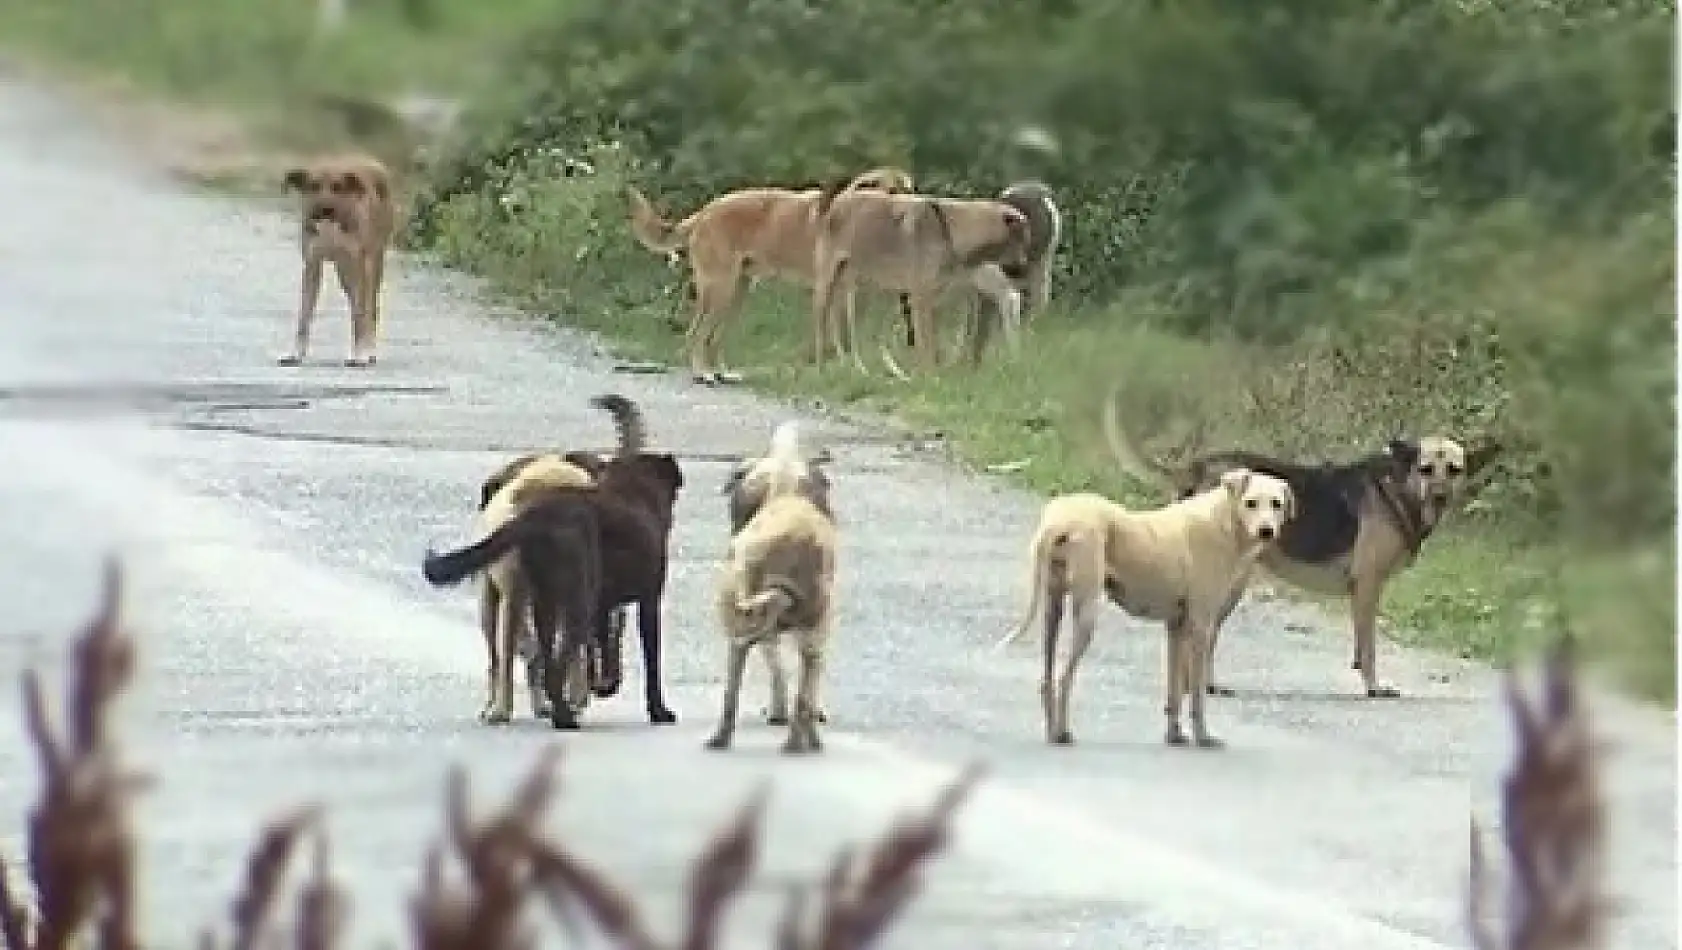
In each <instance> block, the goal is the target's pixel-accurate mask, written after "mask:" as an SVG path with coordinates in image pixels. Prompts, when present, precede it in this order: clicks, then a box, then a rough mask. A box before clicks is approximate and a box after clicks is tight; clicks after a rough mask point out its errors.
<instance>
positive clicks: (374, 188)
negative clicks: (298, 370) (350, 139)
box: [279, 155, 396, 366]
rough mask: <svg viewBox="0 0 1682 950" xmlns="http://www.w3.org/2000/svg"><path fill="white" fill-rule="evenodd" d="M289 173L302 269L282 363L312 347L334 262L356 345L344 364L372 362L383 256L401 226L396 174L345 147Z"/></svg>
mask: <svg viewBox="0 0 1682 950" xmlns="http://www.w3.org/2000/svg"><path fill="white" fill-rule="evenodd" d="M283 181H284V184H285V186H286V188H288V189H289V190H292V191H296V192H298V193H299V195H300V202H299V214H298V244H299V250H300V251H301V252H302V254H303V258H304V270H303V278H302V287H301V296H300V298H299V301H298V323H297V327H296V329H295V332H294V335H293V342H292V351H291V352H290V353H288V354H286V355H285V356H283V357H281V358H280V360H279V363H280V365H282V366H297V365H299V364H301V363H302V362H303V361H304V357H305V356H307V355H308V353H309V343H310V324H311V323H312V322H313V321H314V320H315V308H316V304H317V302H318V301H319V300H320V297H321V272H322V270H323V269H324V268H325V266H326V265H327V264H328V263H329V262H331V263H332V265H333V270H334V272H335V273H337V274H338V277H339V286H340V287H341V288H343V289H344V292H345V300H346V302H347V304H348V305H349V307H350V328H351V346H350V357H349V358H348V359H346V360H345V365H346V366H372V365H374V359H375V355H374V350H375V345H376V342H377V338H378V336H379V329H380V291H381V287H382V285H383V283H384V281H385V256H386V252H387V251H388V250H389V249H390V247H391V238H392V232H393V230H394V229H395V227H396V213H395V209H394V202H393V200H392V193H391V174H390V173H389V172H388V171H386V167H385V166H384V165H383V164H381V163H380V161H379V160H378V159H376V158H374V157H372V156H369V155H343V156H331V157H327V158H321V159H318V160H316V161H314V162H312V163H310V164H309V165H306V166H302V167H299V168H293V169H291V170H289V171H288V172H287V173H286V176H285V178H284V179H283Z"/></svg>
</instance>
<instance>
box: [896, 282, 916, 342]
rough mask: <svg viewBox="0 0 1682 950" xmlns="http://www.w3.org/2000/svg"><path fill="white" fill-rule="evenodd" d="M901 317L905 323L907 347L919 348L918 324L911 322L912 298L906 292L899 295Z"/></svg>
mask: <svg viewBox="0 0 1682 950" xmlns="http://www.w3.org/2000/svg"><path fill="white" fill-rule="evenodd" d="M899 318H900V321H901V322H903V323H904V324H905V348H906V349H908V350H914V349H916V348H917V325H916V324H914V323H912V322H911V298H910V297H908V296H906V295H905V294H900V295H899Z"/></svg>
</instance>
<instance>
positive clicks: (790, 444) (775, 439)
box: [770, 419, 802, 465]
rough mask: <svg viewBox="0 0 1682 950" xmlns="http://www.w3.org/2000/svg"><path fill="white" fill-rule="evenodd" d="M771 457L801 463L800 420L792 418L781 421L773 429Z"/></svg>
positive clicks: (789, 462)
mask: <svg viewBox="0 0 1682 950" xmlns="http://www.w3.org/2000/svg"><path fill="white" fill-rule="evenodd" d="M770 457H771V458H774V459H777V460H778V461H781V462H786V463H788V464H790V465H799V464H801V462H802V459H801V458H800V422H799V420H797V419H790V420H788V421H786V422H782V423H779V424H778V425H777V427H776V428H775V429H773V430H772V431H771V451H770Z"/></svg>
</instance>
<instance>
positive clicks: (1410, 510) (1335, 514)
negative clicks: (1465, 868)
mask: <svg viewBox="0 0 1682 950" xmlns="http://www.w3.org/2000/svg"><path fill="white" fill-rule="evenodd" d="M1117 396H1118V393H1117V392H1112V393H1111V394H1110V397H1109V398H1108V399H1107V400H1106V402H1105V405H1104V435H1105V438H1106V440H1107V441H1108V442H1109V445H1110V450H1111V452H1112V453H1113V454H1114V455H1115V457H1116V460H1117V462H1119V463H1120V465H1121V467H1122V468H1123V469H1124V470H1126V471H1128V472H1129V473H1131V474H1133V475H1134V476H1135V477H1140V478H1144V479H1146V480H1148V481H1152V482H1155V483H1156V484H1159V485H1161V486H1162V487H1164V488H1165V489H1167V490H1168V491H1170V492H1172V493H1173V494H1174V495H1175V496H1176V497H1180V498H1184V497H1187V496H1189V495H1191V494H1193V493H1195V492H1198V491H1201V490H1203V489H1205V488H1207V487H1209V486H1210V485H1211V484H1212V483H1214V482H1215V481H1218V479H1219V478H1220V473H1221V472H1223V471H1226V470H1227V469H1231V468H1235V467H1243V468H1247V469H1250V470H1251V471H1256V472H1264V473H1266V474H1269V475H1273V476H1275V477H1277V478H1282V479H1284V480H1285V482H1286V483H1287V484H1289V485H1290V486H1291V492H1292V494H1293V495H1295V497H1296V501H1297V505H1298V513H1297V517H1296V518H1294V519H1292V521H1291V523H1290V524H1289V525H1288V526H1287V527H1286V528H1285V531H1284V533H1283V534H1282V535H1281V536H1280V538H1279V540H1278V541H1277V542H1276V543H1275V544H1273V545H1271V546H1269V547H1268V549H1267V550H1266V551H1265V552H1264V553H1263V554H1262V556H1261V559H1260V564H1261V566H1262V567H1263V568H1265V569H1266V571H1267V572H1268V573H1269V574H1272V575H1273V576H1275V577H1277V578H1279V579H1280V580H1282V581H1284V582H1285V583H1287V584H1290V585H1292V586H1294V587H1297V588H1299V589H1301V590H1304V591H1308V592H1310V593H1315V594H1320V595H1326V596H1337V597H1347V598H1349V600H1350V615H1351V621H1352V627H1353V639H1354V657H1353V660H1352V661H1351V664H1350V665H1351V666H1352V667H1353V668H1354V669H1356V670H1359V671H1360V673H1361V681H1362V685H1363V686H1364V687H1365V689H1366V694H1367V696H1369V697H1372V698H1394V697H1397V696H1400V695H1401V691H1400V690H1399V689H1397V688H1396V687H1394V686H1391V685H1388V684H1386V683H1384V682H1382V681H1381V680H1380V679H1379V677H1378V645H1377V629H1376V628H1377V623H1378V607H1379V602H1380V600H1381V598H1382V596H1383V593H1384V588H1385V586H1386V585H1387V584H1389V582H1390V580H1391V578H1393V577H1394V576H1395V575H1396V574H1397V573H1399V572H1400V571H1402V570H1403V569H1405V568H1406V567H1407V566H1408V565H1410V564H1412V563H1413V561H1414V559H1415V558H1416V557H1418V556H1419V551H1420V548H1421V547H1422V546H1423V545H1424V544H1425V541H1426V539H1428V538H1429V537H1430V536H1431V532H1432V531H1433V530H1435V528H1436V526H1437V524H1438V523H1439V521H1440V520H1441V519H1442V516H1443V515H1444V514H1445V513H1446V512H1447V509H1448V507H1449V505H1450V504H1452V503H1453V502H1454V501H1455V499H1457V498H1459V497H1461V496H1462V493H1463V492H1464V491H1465V489H1466V487H1467V485H1468V483H1469V481H1470V480H1471V479H1472V478H1474V477H1475V476H1476V475H1477V474H1478V473H1479V472H1480V471H1481V470H1482V469H1484V468H1485V467H1487V466H1488V465H1489V463H1490V462H1492V461H1493V460H1494V458H1495V456H1496V455H1497V454H1498V453H1499V452H1500V446H1499V445H1496V444H1490V445H1487V446H1484V447H1481V448H1479V449H1478V450H1476V451H1471V452H1468V451H1467V449H1466V448H1465V446H1463V445H1461V444H1460V443H1459V442H1457V441H1455V440H1454V439H1451V438H1448V437H1446V436H1429V437H1426V438H1422V439H1418V440H1413V439H1392V440H1390V442H1389V443H1388V444H1387V445H1386V446H1385V448H1384V449H1383V450H1382V451H1379V452H1374V453H1372V454H1370V455H1367V456H1365V457H1363V458H1360V459H1356V460H1354V461H1352V462H1320V463H1300V462H1291V461H1285V460H1281V459H1278V458H1274V457H1271V456H1268V455H1265V454H1262V453H1258V452H1247V451H1237V450H1234V451H1222V452H1203V451H1201V450H1200V449H1198V448H1196V447H1190V448H1189V450H1188V452H1187V453H1186V455H1187V457H1188V459H1189V461H1187V462H1185V463H1184V464H1183V465H1178V466H1176V465H1170V464H1166V463H1164V462H1162V461H1160V460H1157V459H1152V458H1151V457H1150V456H1149V455H1148V454H1146V453H1145V452H1143V451H1141V450H1140V448H1139V442H1140V440H1139V439H1138V438H1137V436H1136V434H1134V433H1131V432H1129V431H1128V430H1127V428H1126V426H1125V424H1124V423H1123V422H1122V420H1121V419H1120V417H1119V410H1118V408H1117ZM1241 596H1242V592H1241V591H1240V592H1239V593H1238V594H1236V595H1235V596H1234V597H1233V599H1232V601H1231V602H1230V603H1228V604H1227V605H1226V607H1225V609H1224V610H1222V611H1221V614H1220V623H1222V624H1224V623H1225V622H1226V618H1227V617H1228V616H1230V615H1231V613H1232V611H1233V609H1234V608H1236V607H1237V606H1238V601H1239V599H1240V598H1241ZM1219 633H1220V630H1219V626H1217V627H1216V630H1215V638H1216V639H1217V640H1218V638H1219ZM1214 655H1215V650H1214V642H1211V644H1210V649H1209V661H1210V664H1211V669H1210V670H1209V672H1208V683H1209V691H1210V692H1211V693H1215V694H1219V695H1231V693H1232V690H1231V689H1229V688H1227V687H1225V686H1220V685H1216V680H1215V678H1214V670H1213V663H1214Z"/></svg>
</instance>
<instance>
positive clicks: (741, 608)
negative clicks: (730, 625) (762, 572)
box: [735, 583, 794, 644]
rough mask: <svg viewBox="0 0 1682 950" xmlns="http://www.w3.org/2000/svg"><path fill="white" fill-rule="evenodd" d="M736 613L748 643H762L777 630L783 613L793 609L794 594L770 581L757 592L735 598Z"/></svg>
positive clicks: (739, 628) (785, 587) (738, 627)
mask: <svg viewBox="0 0 1682 950" xmlns="http://www.w3.org/2000/svg"><path fill="white" fill-rule="evenodd" d="M735 606H736V615H737V617H738V618H739V621H740V625H739V626H737V627H736V629H738V630H741V631H743V633H744V634H745V636H744V637H743V639H744V640H746V641H747V642H748V643H749V644H757V643H762V642H764V641H765V640H767V639H769V638H770V637H771V636H772V635H773V634H775V633H776V632H777V626H778V624H779V623H780V622H781V621H782V619H783V615H784V614H787V613H788V612H789V611H791V610H793V609H794V595H793V594H791V593H790V592H789V589H788V587H787V586H785V585H783V584H778V583H772V584H770V585H769V586H767V587H766V588H765V589H764V590H762V591H760V592H759V593H757V594H751V595H749V596H746V597H738V598H736V605H735Z"/></svg>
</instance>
